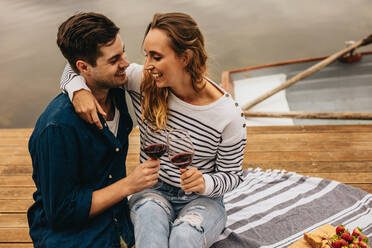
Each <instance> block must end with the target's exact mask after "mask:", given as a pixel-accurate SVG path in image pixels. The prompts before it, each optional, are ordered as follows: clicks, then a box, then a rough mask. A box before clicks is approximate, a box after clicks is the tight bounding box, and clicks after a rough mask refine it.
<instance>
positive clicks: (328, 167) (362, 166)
mask: <svg viewBox="0 0 372 248" xmlns="http://www.w3.org/2000/svg"><path fill="white" fill-rule="evenodd" d="M257 167H259V168H261V169H262V170H269V169H279V170H286V171H296V172H297V173H305V172H325V171H327V172H333V171H339V170H340V169H342V171H343V172H361V173H363V172H372V161H342V162H341V161H257V162H255V161H254V162H246V161H244V162H243V168H244V169H248V168H257ZM371 183H372V182H371Z"/></svg>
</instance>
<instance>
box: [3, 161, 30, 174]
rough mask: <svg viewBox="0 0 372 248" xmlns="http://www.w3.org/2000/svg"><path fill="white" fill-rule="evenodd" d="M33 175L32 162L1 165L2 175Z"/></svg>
mask: <svg viewBox="0 0 372 248" xmlns="http://www.w3.org/2000/svg"><path fill="white" fill-rule="evenodd" d="M8 175H9V176H11V175H14V176H17V175H29V176H31V175H32V165H31V164H20V165H17V164H6V165H0V176H8Z"/></svg>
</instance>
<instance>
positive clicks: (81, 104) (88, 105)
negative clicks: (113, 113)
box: [72, 89, 106, 129]
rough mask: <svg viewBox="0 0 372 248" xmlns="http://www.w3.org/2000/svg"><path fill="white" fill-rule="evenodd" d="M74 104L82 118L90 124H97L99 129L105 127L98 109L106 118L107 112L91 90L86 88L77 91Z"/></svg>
mask: <svg viewBox="0 0 372 248" xmlns="http://www.w3.org/2000/svg"><path fill="white" fill-rule="evenodd" d="M72 104H73V105H74V108H75V111H76V113H78V115H79V116H80V118H82V119H83V120H85V121H86V122H88V123H90V124H95V125H96V126H97V127H98V128H99V129H102V128H103V127H102V124H101V122H100V120H99V118H98V114H97V111H98V112H99V113H100V114H101V115H103V117H104V118H106V113H105V111H103V109H102V107H101V105H99V103H98V101H97V100H96V98H95V97H94V96H93V94H92V93H91V92H90V91H88V90H84V89H81V90H78V91H75V92H74V96H73V98H72Z"/></svg>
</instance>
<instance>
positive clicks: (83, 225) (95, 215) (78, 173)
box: [28, 13, 159, 248]
mask: <svg viewBox="0 0 372 248" xmlns="http://www.w3.org/2000/svg"><path fill="white" fill-rule="evenodd" d="M118 32H119V28H118V27H116V25H115V24H114V23H113V22H112V21H111V20H109V19H108V18H107V17H105V16H103V15H100V14H97V13H80V14H76V15H74V16H72V17H70V18H69V19H68V20H66V21H65V22H64V23H62V24H61V26H60V27H59V30H58V35H57V44H58V46H59V48H60V50H61V51H62V53H63V55H64V56H65V58H66V59H67V60H68V61H69V63H70V65H71V66H72V68H73V69H74V71H75V72H77V73H78V74H80V75H82V76H83V77H84V78H85V80H86V82H87V85H88V87H89V89H90V90H91V92H92V94H93V95H94V96H95V98H96V100H97V102H98V103H99V104H100V105H101V106H102V108H103V111H104V112H105V113H107V115H106V120H105V119H104V118H103V117H102V116H99V120H100V122H101V124H102V125H103V129H99V128H97V127H96V126H95V125H92V124H89V123H87V122H85V121H84V120H82V119H81V118H80V117H79V116H78V115H77V114H76V113H75V111H74V107H73V106H72V104H71V102H70V100H69V98H68V96H67V95H65V94H60V95H58V96H57V97H56V98H55V99H54V100H53V101H52V102H51V103H50V104H49V105H48V107H47V108H46V110H45V111H44V112H43V114H42V115H41V116H40V118H39V119H38V121H37V123H36V126H35V129H34V132H33V133H32V136H31V138H30V141H29V151H30V154H31V157H32V164H33V180H34V182H35V185H36V188H37V189H36V192H35V193H34V200H35V203H34V204H33V205H32V206H31V207H30V208H29V210H28V221H29V226H30V235H31V238H32V240H33V242H34V246H35V247H64V248H68V247H79V248H82V247H100V248H103V247H127V245H128V247H130V246H132V245H133V243H134V237H133V226H132V224H131V222H130V217H129V208H128V204H127V198H126V197H127V196H128V195H130V194H133V193H135V192H138V191H141V190H143V189H145V188H149V187H151V186H153V185H155V184H156V182H157V179H158V170H159V160H148V161H145V162H144V163H142V164H140V165H139V166H137V167H136V169H135V170H134V171H133V172H132V173H131V174H130V175H129V176H127V177H126V173H125V160H126V155H127V150H128V135H129V133H130V131H131V129H132V120H131V118H130V116H129V114H128V109H127V106H126V103H125V93H124V91H123V90H122V89H119V88H118V87H120V86H122V85H123V84H125V83H126V80H127V79H126V74H125V69H126V67H128V66H129V63H128V61H127V60H126V56H125V53H124V45H123V42H122V41H121V38H120V36H119V34H118Z"/></svg>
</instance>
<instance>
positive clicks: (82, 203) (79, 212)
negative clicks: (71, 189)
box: [74, 189, 93, 225]
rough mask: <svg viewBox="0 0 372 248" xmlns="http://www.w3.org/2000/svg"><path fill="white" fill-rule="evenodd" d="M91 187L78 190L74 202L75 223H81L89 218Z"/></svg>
mask: <svg viewBox="0 0 372 248" xmlns="http://www.w3.org/2000/svg"><path fill="white" fill-rule="evenodd" d="M92 196H93V189H85V190H82V191H81V192H79V197H78V199H77V204H76V212H75V214H74V221H75V224H76V225H83V224H84V223H85V222H86V221H87V220H88V218H89V212H90V208H91V205H92Z"/></svg>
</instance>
